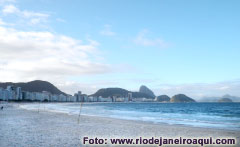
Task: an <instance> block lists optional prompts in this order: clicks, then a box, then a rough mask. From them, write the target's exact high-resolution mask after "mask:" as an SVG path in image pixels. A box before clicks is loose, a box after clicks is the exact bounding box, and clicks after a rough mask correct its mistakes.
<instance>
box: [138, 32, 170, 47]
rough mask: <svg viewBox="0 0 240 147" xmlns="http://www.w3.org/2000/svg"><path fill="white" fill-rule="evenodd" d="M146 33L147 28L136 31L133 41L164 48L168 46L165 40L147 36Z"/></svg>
mask: <svg viewBox="0 0 240 147" xmlns="http://www.w3.org/2000/svg"><path fill="white" fill-rule="evenodd" d="M147 34H148V30H143V31H141V32H139V33H138V35H137V37H136V38H135V39H134V42H135V43H136V44H137V45H143V46H156V47H159V48H166V47H168V46H169V44H168V43H167V42H165V41H164V40H162V39H160V38H147V37H146V35H147Z"/></svg>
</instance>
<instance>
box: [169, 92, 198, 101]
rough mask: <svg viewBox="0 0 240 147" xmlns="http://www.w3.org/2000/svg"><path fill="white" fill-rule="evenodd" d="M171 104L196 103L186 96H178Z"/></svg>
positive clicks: (172, 99) (173, 98)
mask: <svg viewBox="0 0 240 147" xmlns="http://www.w3.org/2000/svg"><path fill="white" fill-rule="evenodd" d="M170 102H172V103H187V102H196V101H195V100H194V99H192V98H190V97H188V96H186V95H184V94H177V95H174V96H173V97H172V98H171V100H170Z"/></svg>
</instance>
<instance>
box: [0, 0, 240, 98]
mask: <svg viewBox="0 0 240 147" xmlns="http://www.w3.org/2000/svg"><path fill="white" fill-rule="evenodd" d="M239 6H240V2H239V1H237V0H236V1H234V0H233V1H226V0H225V1H224V0H211V1H210V0H201V1H200V0H199V1H192V0H182V1H179V0H150V1H146V0H142V1H139V0H131V1H129V0H117V1H111V0H101V1H96V0H95V1H93V0H88V1H86V0H85V1H83V0H71V1H67V0H61V1H56V0H39V1H33V0H21V1H20V0H0V8H1V13H0V27H1V31H0V32H2V33H1V34H0V35H2V36H0V37H2V39H4V41H2V42H0V53H1V54H2V56H1V55H0V56H1V59H0V69H1V70H0V76H1V77H3V79H4V80H3V81H29V80H34V79H42V80H48V81H50V82H53V83H54V84H56V85H57V86H58V87H60V89H62V90H64V91H66V92H69V93H73V92H74V91H76V90H82V91H83V92H85V93H88V94H90V93H93V92H95V91H96V90H97V89H99V88H104V87H122V88H126V89H129V90H138V88H139V86H140V85H142V84H144V85H147V86H148V87H149V88H151V89H153V90H154V92H155V93H156V94H157V95H159V94H169V95H170V96H171V95H173V94H177V93H186V94H188V95H190V96H192V97H202V96H220V95H223V94H226V93H229V94H232V95H237V96H240V92H238V91H240V90H238V89H239V88H240V67H239V66H240V65H239V63H240V44H239V42H240V36H239V34H240V27H239V26H240V19H239V17H240V10H239ZM6 34H7V36H8V37H5V36H6ZM32 38H34V39H32ZM13 44H14V45H13ZM19 51H20V52H19ZM16 52H19V53H18V54H16ZM30 56H31V58H30ZM13 57H14V60H13ZM23 64H24V65H25V66H23V67H22V68H20V66H22V65H23Z"/></svg>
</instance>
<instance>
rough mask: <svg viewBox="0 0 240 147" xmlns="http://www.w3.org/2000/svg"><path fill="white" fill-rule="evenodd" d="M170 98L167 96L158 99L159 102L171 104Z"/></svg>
mask: <svg viewBox="0 0 240 147" xmlns="http://www.w3.org/2000/svg"><path fill="white" fill-rule="evenodd" d="M169 101H170V97H169V96H167V95H160V96H158V97H157V102H169Z"/></svg>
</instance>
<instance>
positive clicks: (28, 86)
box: [0, 80, 66, 95]
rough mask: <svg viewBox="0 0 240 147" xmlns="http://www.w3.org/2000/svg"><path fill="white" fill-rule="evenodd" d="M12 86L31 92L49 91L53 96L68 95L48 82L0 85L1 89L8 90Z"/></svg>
mask: <svg viewBox="0 0 240 147" xmlns="http://www.w3.org/2000/svg"><path fill="white" fill-rule="evenodd" d="M9 85H12V86H15V87H21V88H22V90H23V91H29V92H42V91H48V92H50V93H52V94H58V95H59V94H63V95H66V93H64V92H62V91H60V90H59V89H58V88H57V87H55V86H54V85H53V84H51V83H49V82H47V81H41V80H35V81H31V82H27V83H23V82H21V83H12V82H6V83H0V87H2V88H6V87H7V86H9Z"/></svg>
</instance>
